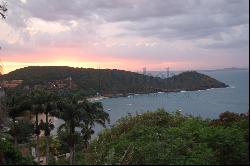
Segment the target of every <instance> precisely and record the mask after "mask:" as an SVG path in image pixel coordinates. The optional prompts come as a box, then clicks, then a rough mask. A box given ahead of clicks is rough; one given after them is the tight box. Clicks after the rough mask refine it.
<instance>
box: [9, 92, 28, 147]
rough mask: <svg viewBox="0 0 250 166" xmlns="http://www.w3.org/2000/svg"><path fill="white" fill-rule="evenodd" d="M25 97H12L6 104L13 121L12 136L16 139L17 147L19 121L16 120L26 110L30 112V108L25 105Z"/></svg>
mask: <svg viewBox="0 0 250 166" xmlns="http://www.w3.org/2000/svg"><path fill="white" fill-rule="evenodd" d="M25 101H26V100H25V97H24V96H18V97H16V96H10V97H9V98H8V100H7V102H6V104H7V107H8V110H9V117H10V118H11V119H12V127H11V128H12V129H11V135H12V136H13V138H14V144H15V146H16V147H17V132H16V128H17V121H16V118H17V117H19V116H22V115H23V114H24V112H25V111H26V110H28V107H27V105H26V103H25Z"/></svg>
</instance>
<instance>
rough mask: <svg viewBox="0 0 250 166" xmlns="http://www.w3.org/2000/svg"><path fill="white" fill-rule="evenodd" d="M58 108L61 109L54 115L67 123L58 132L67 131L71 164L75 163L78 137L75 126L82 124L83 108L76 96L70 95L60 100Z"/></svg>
mask: <svg viewBox="0 0 250 166" xmlns="http://www.w3.org/2000/svg"><path fill="white" fill-rule="evenodd" d="M58 109H59V111H57V112H54V115H55V116H56V117H58V118H60V119H63V120H64V121H65V123H64V124H62V125H61V126H60V127H59V129H58V132H60V131H62V130H64V131H66V132H67V143H68V146H69V150H70V165H73V164H74V160H73V156H74V153H75V152H74V151H75V143H76V139H77V133H76V131H75V128H76V127H79V126H80V117H81V114H82V112H83V110H82V108H81V104H80V103H79V102H78V99H77V97H75V96H70V97H68V98H67V99H66V98H64V99H62V100H61V101H59V102H58Z"/></svg>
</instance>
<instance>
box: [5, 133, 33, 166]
mask: <svg viewBox="0 0 250 166" xmlns="http://www.w3.org/2000/svg"><path fill="white" fill-rule="evenodd" d="M2 164H3V165H25V164H28V165H31V164H34V163H33V161H32V158H31V157H22V155H21V153H20V151H19V150H17V149H16V148H15V147H14V145H13V144H11V143H10V142H9V141H8V140H3V139H2V138H1V139H0V165H2Z"/></svg>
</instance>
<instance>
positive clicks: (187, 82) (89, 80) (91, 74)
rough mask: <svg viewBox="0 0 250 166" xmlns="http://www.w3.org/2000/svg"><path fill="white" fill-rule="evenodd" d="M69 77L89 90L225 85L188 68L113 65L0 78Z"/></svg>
mask: <svg viewBox="0 0 250 166" xmlns="http://www.w3.org/2000/svg"><path fill="white" fill-rule="evenodd" d="M68 77H71V78H72V81H73V82H74V84H76V85H77V89H81V90H84V91H87V92H88V94H95V93H96V92H100V93H101V94H104V95H105V94H106V95H110V94H112V95H114V94H124V95H126V94H129V93H148V92H158V91H181V90H198V89H208V88H221V87H226V86H227V85H226V84H224V83H222V82H220V81H217V80H215V79H213V78H211V77H209V76H206V75H204V74H200V73H197V72H195V71H188V72H184V73H181V74H179V75H176V76H173V77H171V78H168V79H161V78H159V77H153V76H147V75H143V74H139V73H135V72H129V71H123V70H116V69H113V70H111V69H100V70H98V69H92V68H73V67H65V66H60V67H59V66H47V67H39V66H32V67H25V68H21V69H18V70H15V71H13V72H10V73H8V74H6V75H3V76H2V77H1V80H24V81H23V83H22V86H25V85H29V86H30V87H34V86H35V85H46V84H48V82H50V81H54V80H63V79H66V78H68Z"/></svg>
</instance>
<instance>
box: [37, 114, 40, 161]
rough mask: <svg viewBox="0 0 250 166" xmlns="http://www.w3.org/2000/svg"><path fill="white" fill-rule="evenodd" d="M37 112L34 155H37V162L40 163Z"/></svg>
mask: <svg viewBox="0 0 250 166" xmlns="http://www.w3.org/2000/svg"><path fill="white" fill-rule="evenodd" d="M38 130H39V129H38V113H36V156H37V164H38V165H40V150H39V142H40V139H39V135H40V134H39V131H38Z"/></svg>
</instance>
